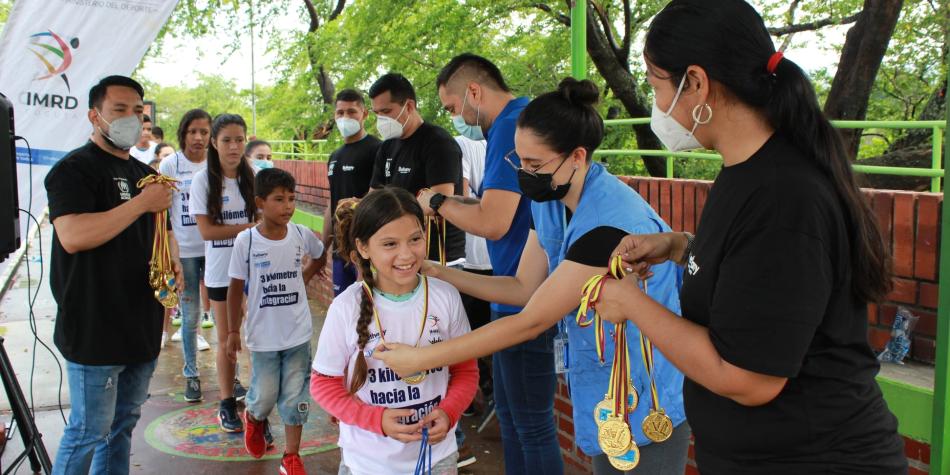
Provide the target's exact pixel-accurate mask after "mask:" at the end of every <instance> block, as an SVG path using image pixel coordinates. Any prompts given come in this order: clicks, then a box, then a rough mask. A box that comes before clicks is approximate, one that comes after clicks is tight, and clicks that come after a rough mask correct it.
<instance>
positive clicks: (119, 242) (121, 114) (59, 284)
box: [46, 76, 181, 473]
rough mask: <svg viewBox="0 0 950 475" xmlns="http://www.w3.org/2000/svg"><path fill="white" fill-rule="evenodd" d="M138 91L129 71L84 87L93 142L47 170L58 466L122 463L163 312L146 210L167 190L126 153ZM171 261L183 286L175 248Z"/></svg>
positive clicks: (82, 468) (91, 468)
mask: <svg viewBox="0 0 950 475" xmlns="http://www.w3.org/2000/svg"><path fill="white" fill-rule="evenodd" d="M142 97H143V90H142V86H140V85H139V84H138V83H137V82H135V81H133V80H132V79H129V78H127V77H124V76H109V77H107V78H105V79H103V80H102V81H100V82H99V84H97V85H96V86H94V87H93V88H92V89H91V90H90V91H89V113H88V119H89V122H90V123H91V124H92V126H93V133H92V137H91V141H90V142H88V143H87V144H86V145H83V146H82V147H79V148H78V149H76V150H73V151H72V152H70V153H69V154H67V155H66V156H65V157H64V158H63V159H62V160H61V161H60V162H59V163H57V164H56V165H55V166H54V167H53V168H52V169H51V170H50V172H49V174H48V175H47V176H46V191H47V194H48V196H49V210H50V211H49V216H50V219H51V220H52V223H53V249H52V264H51V271H50V287H51V289H52V293H53V298H54V299H55V300H56V304H57V312H56V327H55V331H54V336H53V339H54V341H55V343H56V347H57V348H58V349H59V351H60V352H61V353H62V355H63V356H64V357H65V358H66V360H67V361H66V373H67V377H68V380H69V393H70V403H71V405H72V410H71V412H70V415H69V424H67V426H66V429H65V431H64V432H63V438H62V441H61V442H60V446H59V452H58V454H57V457H56V462H55V465H54V467H55V468H57V469H58V470H57V473H59V471H60V470H63V469H66V468H67V467H68V469H69V470H70V471H71V472H75V473H87V472H89V473H106V472H107V471H108V472H112V471H123V470H124V471H128V468H129V454H130V449H131V442H132V429H133V428H134V427H135V424H136V423H137V422H138V419H139V417H140V415H141V409H140V406H141V405H142V403H144V402H145V400H146V399H147V398H148V385H149V381H150V380H151V377H152V372H153V371H154V369H155V361H156V358H157V357H158V352H159V344H160V341H161V336H162V321H163V318H164V310H163V308H162V306H161V304H159V303H158V301H157V300H155V297H154V293H153V290H152V288H151V287H150V286H149V275H148V274H149V260H150V259H151V257H152V255H151V254H152V239H153V237H154V232H155V226H154V217H153V215H152V213H155V212H159V211H162V210H165V209H168V208H169V207H170V206H171V200H172V191H171V189H170V188H169V187H168V186H166V185H161V184H152V185H148V186H147V187H145V188H144V189H141V190H140V189H139V188H138V187H137V186H136V184H137V183H138V181H139V180H140V179H141V178H143V177H145V176H147V175H150V174H152V173H154V171H153V170H152V169H151V168H149V166H148V165H145V164H143V163H141V162H139V161H138V160H135V159H130V156H129V149H130V148H132V147H133V146H134V145H135V143H136V141H138V139H139V133H140V131H141V127H142V110H143V104H142ZM77 125H78V124H77ZM170 244H171V246H172V248H173V249H176V246H175V244H174V240H173V239H172V242H170ZM174 268H175V274H176V279H177V280H178V282H179V285H180V283H181V266H180V264H179V263H178V259H177V256H174ZM94 456H95V457H94ZM107 467H108V468H107Z"/></svg>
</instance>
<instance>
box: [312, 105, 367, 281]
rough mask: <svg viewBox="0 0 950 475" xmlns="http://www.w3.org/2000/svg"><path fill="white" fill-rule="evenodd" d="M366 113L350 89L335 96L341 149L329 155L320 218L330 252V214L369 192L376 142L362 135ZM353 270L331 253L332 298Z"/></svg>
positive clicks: (326, 245) (354, 273)
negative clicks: (323, 210)
mask: <svg viewBox="0 0 950 475" xmlns="http://www.w3.org/2000/svg"><path fill="white" fill-rule="evenodd" d="M367 116H369V111H368V110H367V109H366V101H365V100H364V99H363V95H362V94H360V93H359V92H358V91H356V90H354V89H344V90H342V91H340V93H339V94H337V95H336V128H337V130H339V131H340V134H341V135H342V136H343V146H342V147H340V148H338V149H336V150H334V151H333V153H332V154H330V162H329V163H328V164H327V180H328V181H329V182H330V206H329V207H328V208H327V209H326V213H324V217H323V245H324V247H325V248H326V249H330V245H331V244H332V243H333V235H334V223H333V213H335V212H336V205H337V203H339V202H340V200H342V199H346V198H362V197H363V195H365V194H366V192H367V191H369V182H370V179H372V178H373V162H374V161H375V160H376V152H377V150H378V149H379V144H380V141H379V139H377V138H376V137H373V136H372V135H369V134H367V133H366V130H365V128H364V127H363V124H364V123H365V122H366V117H367ZM356 278H357V276H356V269H355V268H354V267H353V265H352V264H348V263H347V262H346V261H344V260H343V258H341V257H340V256H338V255H337V254H336V253H333V295H334V296H336V295H339V294H340V292H343V291H344V290H346V288H347V287H349V286H350V285H351V284H352V283H353V282H356Z"/></svg>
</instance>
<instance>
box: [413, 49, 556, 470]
mask: <svg viewBox="0 0 950 475" xmlns="http://www.w3.org/2000/svg"><path fill="white" fill-rule="evenodd" d="M436 85H437V86H438V88H439V99H440V100H441V101H442V106H443V107H444V108H445V110H446V111H448V112H449V114H451V115H452V122H453V125H454V126H455V128H456V130H457V131H458V132H459V134H461V135H463V136H465V137H468V138H470V139H473V140H483V139H487V140H488V148H487V152H486V156H485V175H484V178H483V181H482V185H481V189H479V190H477V195H478V199H471V198H465V197H462V196H445V195H442V194H441V193H436V192H432V191H428V192H423V193H422V194H421V195H420V196H419V203H421V204H422V206H423V209H424V210H426V212H427V213H430V214H439V215H440V216H442V217H444V218H445V219H446V220H448V221H449V222H450V223H452V224H454V225H455V226H457V227H458V228H460V229H462V230H463V231H465V232H468V233H471V234H474V235H477V236H482V237H484V238H486V239H487V242H488V255H489V259H490V260H491V264H492V269H493V273H494V275H506V276H513V275H515V273H516V272H517V270H518V262H519V261H520V260H521V252H522V250H523V249H524V245H525V241H526V240H527V237H528V231H529V228H530V222H531V208H530V206H529V203H530V200H529V199H528V198H527V197H525V196H523V195H522V194H521V188H520V186H519V185H518V175H517V173H516V172H515V170H514V169H513V168H512V167H511V166H510V165H509V164H508V163H506V161H505V156H506V155H508V156H509V159H511V160H512V161H513V162H515V163H518V158H517V156H516V155H515V154H514V149H515V125H516V123H517V121H518V116H519V115H520V114H521V111H522V110H523V109H524V108H525V106H527V105H528V102H529V101H528V98H526V97H518V98H516V97H515V96H514V94H512V92H511V90H510V89H509V88H508V85H507V84H506V83H505V80H504V77H502V74H501V71H499V70H498V67H497V66H495V65H494V64H493V63H492V62H491V61H489V60H487V59H485V58H482V57H480V56H477V55H474V54H471V53H465V54H461V55H458V56H456V57H455V58H452V60H451V61H449V63H448V64H447V65H446V66H445V67H444V68H442V71H441V72H440V73H439V76H438V78H437V79H436ZM509 154H510V155H509ZM491 309H492V320H496V319H499V318H503V317H506V316H508V315H512V314H515V313H518V312H520V311H521V308H519V307H512V306H508V305H501V304H498V303H494V302H493V303H492V304H491ZM556 331H557V330H556V328H554V329H552V330H549V331H548V332H545V333H544V334H542V335H541V336H539V337H538V338H537V339H535V340H532V341H528V342H525V343H522V344H520V345H517V346H514V347H512V348H509V349H507V350H505V351H503V352H499V353H495V354H494V356H493V369H492V377H493V384H494V392H495V394H494V397H495V412H496V414H497V415H498V420H499V423H500V425H501V429H502V444H503V446H504V450H505V472H506V473H509V474H518V473H527V472H529V471H530V470H529V467H541V466H545V465H544V464H543V463H541V462H540V460H547V461H550V460H551V459H556V460H560V459H561V455H560V449H559V447H558V442H557V432H556V428H555V425H554V416H553V410H554V393H555V391H556V387H557V379H556V375H555V373H554V357H553V349H552V339H553V336H554V334H556ZM552 332H553V333H552Z"/></svg>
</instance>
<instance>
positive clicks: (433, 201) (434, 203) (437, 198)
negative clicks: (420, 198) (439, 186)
mask: <svg viewBox="0 0 950 475" xmlns="http://www.w3.org/2000/svg"><path fill="white" fill-rule="evenodd" d="M442 203H445V195H443V194H442V193H436V194H434V195H432V198H429V208H431V209H432V211H434V212H435V214H439V208H441V207H442Z"/></svg>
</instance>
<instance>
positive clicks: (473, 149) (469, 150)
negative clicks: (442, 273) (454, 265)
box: [455, 135, 491, 270]
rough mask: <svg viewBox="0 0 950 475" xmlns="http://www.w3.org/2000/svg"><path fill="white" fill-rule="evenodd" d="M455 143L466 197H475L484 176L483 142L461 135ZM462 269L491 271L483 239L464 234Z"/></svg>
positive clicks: (456, 138)
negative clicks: (459, 154) (460, 157)
mask: <svg viewBox="0 0 950 475" xmlns="http://www.w3.org/2000/svg"><path fill="white" fill-rule="evenodd" d="M455 141H456V142H458V144H459V148H461V149H462V178H464V179H466V180H468V187H469V190H468V196H476V191H477V190H478V189H479V188H480V187H481V186H482V177H484V176H485V147H486V144H485V141H484V140H472V139H470V138H467V137H463V136H461V135H459V136H458V137H455ZM463 267H465V268H466V269H476V270H491V261H490V260H489V258H488V244H487V243H486V242H485V238H483V237H481V236H476V235H474V234H471V233H465V264H464V265H463Z"/></svg>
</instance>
